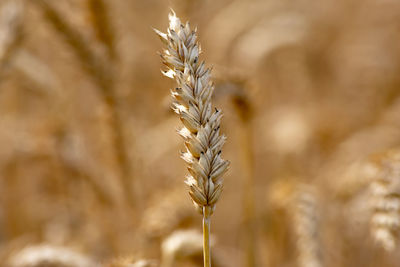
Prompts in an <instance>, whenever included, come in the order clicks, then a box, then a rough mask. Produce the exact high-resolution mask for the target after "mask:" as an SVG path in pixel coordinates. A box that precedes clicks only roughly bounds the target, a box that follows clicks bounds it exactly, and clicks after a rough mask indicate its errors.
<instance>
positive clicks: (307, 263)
mask: <svg viewBox="0 0 400 267" xmlns="http://www.w3.org/2000/svg"><path fill="white" fill-rule="evenodd" d="M293 204H294V206H293V223H294V230H295V233H296V236H297V252H298V261H299V266H301V267H322V266H323V265H322V260H321V251H320V242H319V237H318V232H319V231H318V230H319V229H318V228H319V222H318V216H317V204H316V197H315V192H314V190H313V188H311V187H308V186H299V188H298V191H297V193H295V197H294V199H293Z"/></svg>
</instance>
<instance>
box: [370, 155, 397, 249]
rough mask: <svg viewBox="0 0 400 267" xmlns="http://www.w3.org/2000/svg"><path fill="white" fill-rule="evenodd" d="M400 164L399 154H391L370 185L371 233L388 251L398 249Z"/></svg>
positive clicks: (382, 161)
mask: <svg viewBox="0 0 400 267" xmlns="http://www.w3.org/2000/svg"><path fill="white" fill-rule="evenodd" d="M399 163H400V154H399V153H389V154H388V156H386V157H385V158H383V159H381V172H380V173H379V175H378V176H377V177H376V178H375V179H374V180H373V181H372V183H371V185H370V190H371V200H370V207H371V215H372V216H371V232H372V235H373V237H374V238H375V240H376V242H377V243H378V244H379V245H381V246H382V247H383V248H384V249H385V250H387V251H393V250H394V249H395V248H396V245H397V244H396V243H397V239H398V234H399V232H400V164H399Z"/></svg>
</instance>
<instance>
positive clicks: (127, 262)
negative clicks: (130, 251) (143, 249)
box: [103, 256, 159, 267]
mask: <svg viewBox="0 0 400 267" xmlns="http://www.w3.org/2000/svg"><path fill="white" fill-rule="evenodd" d="M157 266H159V265H158V262H157V261H156V260H146V259H140V258H139V259H137V257H134V256H132V257H121V258H117V259H113V260H111V262H109V263H106V264H105V265H103V267H157Z"/></svg>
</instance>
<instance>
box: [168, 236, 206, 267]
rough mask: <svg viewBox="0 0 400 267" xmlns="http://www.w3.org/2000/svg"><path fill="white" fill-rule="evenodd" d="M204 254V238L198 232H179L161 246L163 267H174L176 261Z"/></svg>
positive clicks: (169, 237)
mask: <svg viewBox="0 0 400 267" xmlns="http://www.w3.org/2000/svg"><path fill="white" fill-rule="evenodd" d="M202 252H203V236H202V234H201V233H200V232H198V231H197V230H178V231H175V232H173V233H172V234H171V235H170V236H168V237H167V238H166V239H165V240H164V241H163V242H162V245H161V254H162V257H161V258H162V259H161V267H172V266H175V265H176V261H179V260H180V259H185V258H191V257H194V256H199V255H200V256H201V253H202Z"/></svg>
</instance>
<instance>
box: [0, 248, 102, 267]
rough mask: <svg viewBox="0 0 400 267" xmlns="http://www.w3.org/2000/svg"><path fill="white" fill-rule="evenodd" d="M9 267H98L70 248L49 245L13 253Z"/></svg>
mask: <svg viewBox="0 0 400 267" xmlns="http://www.w3.org/2000/svg"><path fill="white" fill-rule="evenodd" d="M7 266H10V267H41V266H63V267H76V266H80V267H98V266H100V264H97V263H95V262H94V261H93V260H91V259H90V258H89V257H87V256H85V255H83V254H81V253H78V252H76V251H73V250H72V249H70V248H66V247H58V246H51V245H35V246H29V247H26V248H24V249H22V250H20V251H18V252H16V253H14V254H13V255H12V256H11V257H10V259H9V260H8V265H7Z"/></svg>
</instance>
